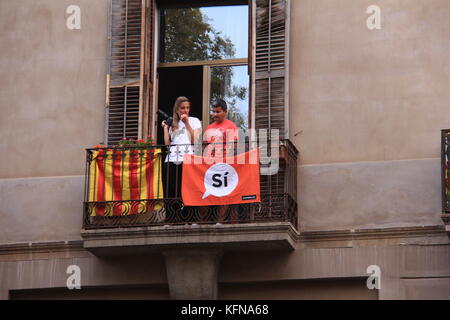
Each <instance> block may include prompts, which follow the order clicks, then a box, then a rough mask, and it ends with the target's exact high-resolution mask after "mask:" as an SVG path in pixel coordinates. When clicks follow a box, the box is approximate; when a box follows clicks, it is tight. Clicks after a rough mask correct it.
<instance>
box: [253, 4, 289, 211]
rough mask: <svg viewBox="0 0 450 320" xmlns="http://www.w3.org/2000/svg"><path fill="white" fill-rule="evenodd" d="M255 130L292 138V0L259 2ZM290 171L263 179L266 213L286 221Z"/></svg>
mask: <svg viewBox="0 0 450 320" xmlns="http://www.w3.org/2000/svg"><path fill="white" fill-rule="evenodd" d="M254 5H255V9H254V11H253V12H254V14H255V17H254V23H255V40H254V45H255V55H254V61H253V62H254V72H255V73H254V85H255V99H254V102H255V128H256V129H257V130H258V129H266V130H269V133H268V136H269V137H270V136H271V134H270V131H271V130H273V129H278V130H279V133H280V138H281V139H283V138H289V135H288V128H289V123H288V115H289V113H288V105H289V101H288V61H289V51H288V50H289V12H288V11H289V0H255V2H254ZM286 174H287V173H286V170H285V168H284V167H283V166H280V168H279V170H278V172H277V173H276V174H274V175H262V176H261V180H260V181H261V182H260V183H261V194H262V195H264V196H263V197H262V199H261V201H262V207H261V208H262V209H261V210H262V211H263V212H262V213H261V214H263V215H268V216H271V217H274V218H281V217H286V212H285V211H286V210H287V208H288V206H289V198H288V195H287V190H286V181H287V177H286Z"/></svg>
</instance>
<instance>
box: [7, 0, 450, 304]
mask: <svg viewBox="0 0 450 320" xmlns="http://www.w3.org/2000/svg"><path fill="white" fill-rule="evenodd" d="M373 2H374V1H371V0H363V1H361V0H345V1H343V2H341V1H339V2H338V1H332V0H290V1H284V0H272V1H269V0H265V1H260V0H250V1H249V2H247V1H233V3H230V2H228V4H229V5H230V4H231V5H236V6H244V7H245V8H246V10H247V11H246V12H247V14H246V17H248V19H247V20H246V21H244V22H243V21H241V22H240V23H241V25H245V24H247V29H246V32H245V35H246V38H247V39H248V43H247V44H246V46H247V48H248V51H247V52H246V53H245V54H244V55H243V56H236V57H231V55H230V56H229V57H227V59H223V58H220V59H210V58H208V57H206V58H205V59H203V60H201V59H196V60H195V59H194V60H195V61H190V60H189V59H187V60H183V61H171V60H170V59H169V58H167V59H169V60H161V58H160V57H161V56H162V49H164V48H165V47H164V45H162V44H161V39H162V38H164V36H165V35H164V33H163V32H161V30H163V27H164V23H163V22H161V21H162V20H163V19H162V18H163V17H164V18H167V19H168V16H164V14H163V11H164V10H166V9H167V10H169V9H172V8H181V7H186V3H185V4H184V6H183V5H181V4H180V3H181V2H179V1H151V0H148V1H145V0H144V1H141V0H138V1H136V0H128V1H126V0H120V1H119V0H111V1H109V0H97V1H88V0H74V1H66V0H64V1H56V0H42V1H38V2H36V1H32V0H23V1H13V0H3V1H1V2H0V26H1V28H0V44H1V48H2V49H1V50H0V64H1V68H0V72H1V77H0V88H1V89H0V109H1V111H2V116H1V117H0V137H1V138H2V143H0V153H1V154H2V160H1V162H0V203H1V206H0V298H2V299H45V298H57V299H59V298H61V299H72V298H83V299H98V298H100V299H102V298H103V299H117V298H118V299H169V298H173V299H185V298H187V299H188V298H191V299H216V298H219V299H449V298H450V241H449V229H448V226H447V229H446V223H447V222H448V218H447V217H448V215H445V209H444V208H443V207H445V204H444V205H443V202H444V201H443V198H445V197H448V193H446V192H447V191H445V190H444V191H443V181H442V180H445V178H448V176H447V177H446V176H445V174H444V178H443V177H442V167H443V163H444V162H445V161H444V162H441V160H442V157H441V156H442V153H443V151H442V144H441V130H443V129H448V128H450V112H449V110H450V109H449V105H448V103H449V102H448V101H450V90H449V86H450V62H449V61H448V59H447V57H448V53H449V52H450V40H449V38H448V36H447V30H448V29H449V27H450V22H449V20H448V16H450V4H449V3H448V1H447V0H420V1H417V0H409V1H387V0H379V1H376V4H375V3H373ZM212 5H214V6H219V5H223V3H221V2H220V1H190V2H189V5H188V7H192V8H194V7H195V8H197V7H199V6H212ZM373 5H376V7H375V8H374V7H373ZM71 6H72V7H71ZM73 6H75V7H73ZM378 18H379V22H380V24H379V26H376V24H377V22H378ZM223 20H227V16H224V18H223ZM136 21H137V22H136ZM165 21H167V20H165ZM225 22H227V21H225ZM228 22H229V21H228ZM235 23H237V22H235ZM374 25H375V27H373V26H374ZM377 27H379V28H377ZM280 30H281V31H280ZM278 31H280V32H281V35H280V34H279V33H277V32H278ZM247 35H248V37H247ZM123 37H129V38H125V40H124V38H123ZM133 37H134V38H133ZM165 45H167V43H166V44H165ZM164 50H167V51H165V52H166V56H169V55H168V52H169V49H167V48H166V49H164ZM236 52H237V50H236ZM236 55H237V53H236ZM124 57H125V58H124ZM136 61H137V62H136ZM121 63H124V64H121ZM220 67H230V68H234V67H236V68H238V67H244V68H246V70H248V72H247V75H248V82H247V83H248V88H247V93H248V102H247V103H248V114H246V119H247V120H246V121H247V124H246V125H247V127H248V128H256V129H271V130H272V129H278V130H279V131H280V134H281V136H282V138H283V139H286V140H288V141H289V142H288V144H289V145H290V144H292V148H293V149H296V150H298V155H297V156H296V160H295V161H296V162H295V165H294V166H293V167H294V168H295V172H296V173H295V176H289V178H291V180H292V178H294V182H293V184H294V185H295V186H296V188H294V189H293V190H294V191H295V193H294V194H292V193H290V195H293V199H294V202H295V206H294V207H295V209H294V211H295V219H293V220H292V219H291V220H288V221H287V220H283V219H281V220H279V221H263V222H257V221H250V222H249V223H244V224H223V225H221V226H216V225H209V224H208V225H199V226H195V227H193V226H192V225H184V224H181V225H169V226H168V227H167V226H164V225H163V223H160V224H158V223H155V224H154V225H139V224H136V225H135V226H131V227H130V226H127V228H123V227H122V226H121V225H120V223H119V224H116V225H114V226H109V227H108V228H103V227H102V228H100V227H95V225H86V219H85V218H86V216H85V211H84V210H85V207H84V205H83V202H85V201H86V198H85V196H84V194H85V192H86V189H85V188H86V186H85V182H86V150H85V149H86V148H90V147H92V146H94V145H96V144H99V143H113V142H117V140H118V139H120V138H121V137H128V138H129V137H134V138H142V137H145V136H147V135H149V134H152V135H153V136H156V137H157V136H160V133H158V127H159V126H158V125H157V122H158V121H159V120H158V118H156V111H157V110H158V108H159V107H160V106H161V105H166V104H167V103H168V102H166V101H173V100H171V99H172V96H171V95H175V96H178V95H181V94H178V93H177V92H173V91H176V90H177V88H178V87H177V86H178V83H177V82H176V80H175V78H174V76H173V75H171V73H170V72H171V70H172V71H173V70H175V71H176V72H179V74H181V75H182V77H183V78H187V79H189V81H186V82H190V83H197V87H195V88H194V89H198V92H199V93H198V94H195V96H196V97H198V101H197V102H196V105H197V106H198V108H197V109H196V111H195V112H197V113H198V114H199V117H200V118H202V121H203V122H204V124H205V123H206V121H207V119H208V109H209V101H210V98H212V97H213V96H214V90H213V89H211V88H212V86H210V82H208V81H209V80H208V79H209V78H208V75H211V74H213V71H212V70H213V69H214V68H220ZM188 68H193V69H192V70H194V69H195V70H199V73H198V74H197V73H195V72H197V71H192V70H191V69H188ZM236 70H237V69H236ZM236 73H237V71H236ZM106 75H108V76H106ZM197 78H198V79H199V80H198V82H195V81H196V80H195V81H194V80H193V79H197ZM164 88H166V89H164ZM167 88H168V89H167ZM194 89H192V90H194ZM169 93H170V99H167V100H164V99H166V98H167V97H168V96H169ZM193 95H194V94H193ZM105 96H106V97H107V98H106V99H105ZM165 97H166V98H165ZM162 101H164V104H163V103H162ZM124 106H125V107H129V109H128V113H127V111H124V112H123V113H122V114H121V115H120V116H118V117H115V113H114V112H115V111H114V110H115V109H114V108H115V107H117V108H119V109H120V108H123V107H124ZM133 108H135V109H133ZM166 111H167V110H166ZM116 125H117V126H118V128H119V129H118V132H119V133H117V132H116V131H115V128H116V127H115V126H116ZM277 148H278V146H277ZM269 180H270V179H269ZM291 180H289V181H291ZM283 181H284V180H283ZM283 183H285V185H286V183H287V182H286V181H284V182H283ZM264 206H265V208H270V206H269V205H267V204H264ZM284 209H285V210H288V209H287V208H284ZM447 213H448V212H447ZM70 266H76V267H79V270H80V271H81V276H80V277H81V288H82V289H81V290H76V289H74V290H69V289H68V288H67V283H68V278H69V277H70V276H71V272H70V270H72V269H70ZM374 270H375V271H374ZM68 271H69V273H68ZM373 275H376V276H379V277H378V278H377V281H379V282H377V284H379V286H377V288H375V289H369V288H368V278H369V277H370V276H373Z"/></svg>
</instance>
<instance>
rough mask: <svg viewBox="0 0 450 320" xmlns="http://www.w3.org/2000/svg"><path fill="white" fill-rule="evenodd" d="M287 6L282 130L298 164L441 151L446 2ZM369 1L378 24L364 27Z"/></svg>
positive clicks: (448, 78)
mask: <svg viewBox="0 0 450 320" xmlns="http://www.w3.org/2000/svg"><path fill="white" fill-rule="evenodd" d="M291 4H292V10H291V59H290V81H291V82H290V108H291V109H290V110H291V117H290V119H291V121H290V136H291V138H292V140H293V141H294V143H295V144H296V145H297V146H298V148H299V149H300V152H301V160H300V162H301V164H319V163H334V162H356V161H383V160H405V159H421V158H437V157H439V155H440V130H441V129H445V128H450V112H448V111H449V109H450V108H449V103H450V102H449V101H450V61H449V59H448V53H449V52H450V38H449V37H448V30H449V29H450V20H449V19H448V17H449V16H450V2H449V1H448V0H395V1H394V0H379V1H372V0H342V1H336V0H320V1H317V0H292V1H291ZM373 4H376V5H378V6H379V7H380V8H381V22H382V25H381V30H373V31H372V30H369V29H368V28H367V27H366V20H367V18H368V17H369V14H367V13H366V9H367V7H368V6H370V5H373ZM295 134H297V136H294V135H295Z"/></svg>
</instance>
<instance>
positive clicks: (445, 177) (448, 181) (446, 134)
mask: <svg viewBox="0 0 450 320" xmlns="http://www.w3.org/2000/svg"><path fill="white" fill-rule="evenodd" d="M441 163H442V166H441V167H442V220H443V221H444V223H445V229H446V231H447V234H448V235H449V236H450V169H449V164H450V129H446V130H442V139H441Z"/></svg>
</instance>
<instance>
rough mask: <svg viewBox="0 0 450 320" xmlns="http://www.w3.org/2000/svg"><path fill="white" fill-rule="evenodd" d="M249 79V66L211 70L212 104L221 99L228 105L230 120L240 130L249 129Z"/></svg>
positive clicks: (214, 68) (213, 68)
mask: <svg viewBox="0 0 450 320" xmlns="http://www.w3.org/2000/svg"><path fill="white" fill-rule="evenodd" d="M248 86H249V77H248V74H247V66H234V67H233V66H229V67H212V68H211V104H212V103H213V102H214V100H215V99H217V98H221V99H223V100H225V101H226V102H227V105H228V119H229V120H231V121H233V122H234V123H235V124H236V126H237V127H238V128H239V129H243V130H244V131H247V129H248V92H249V88H248Z"/></svg>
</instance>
